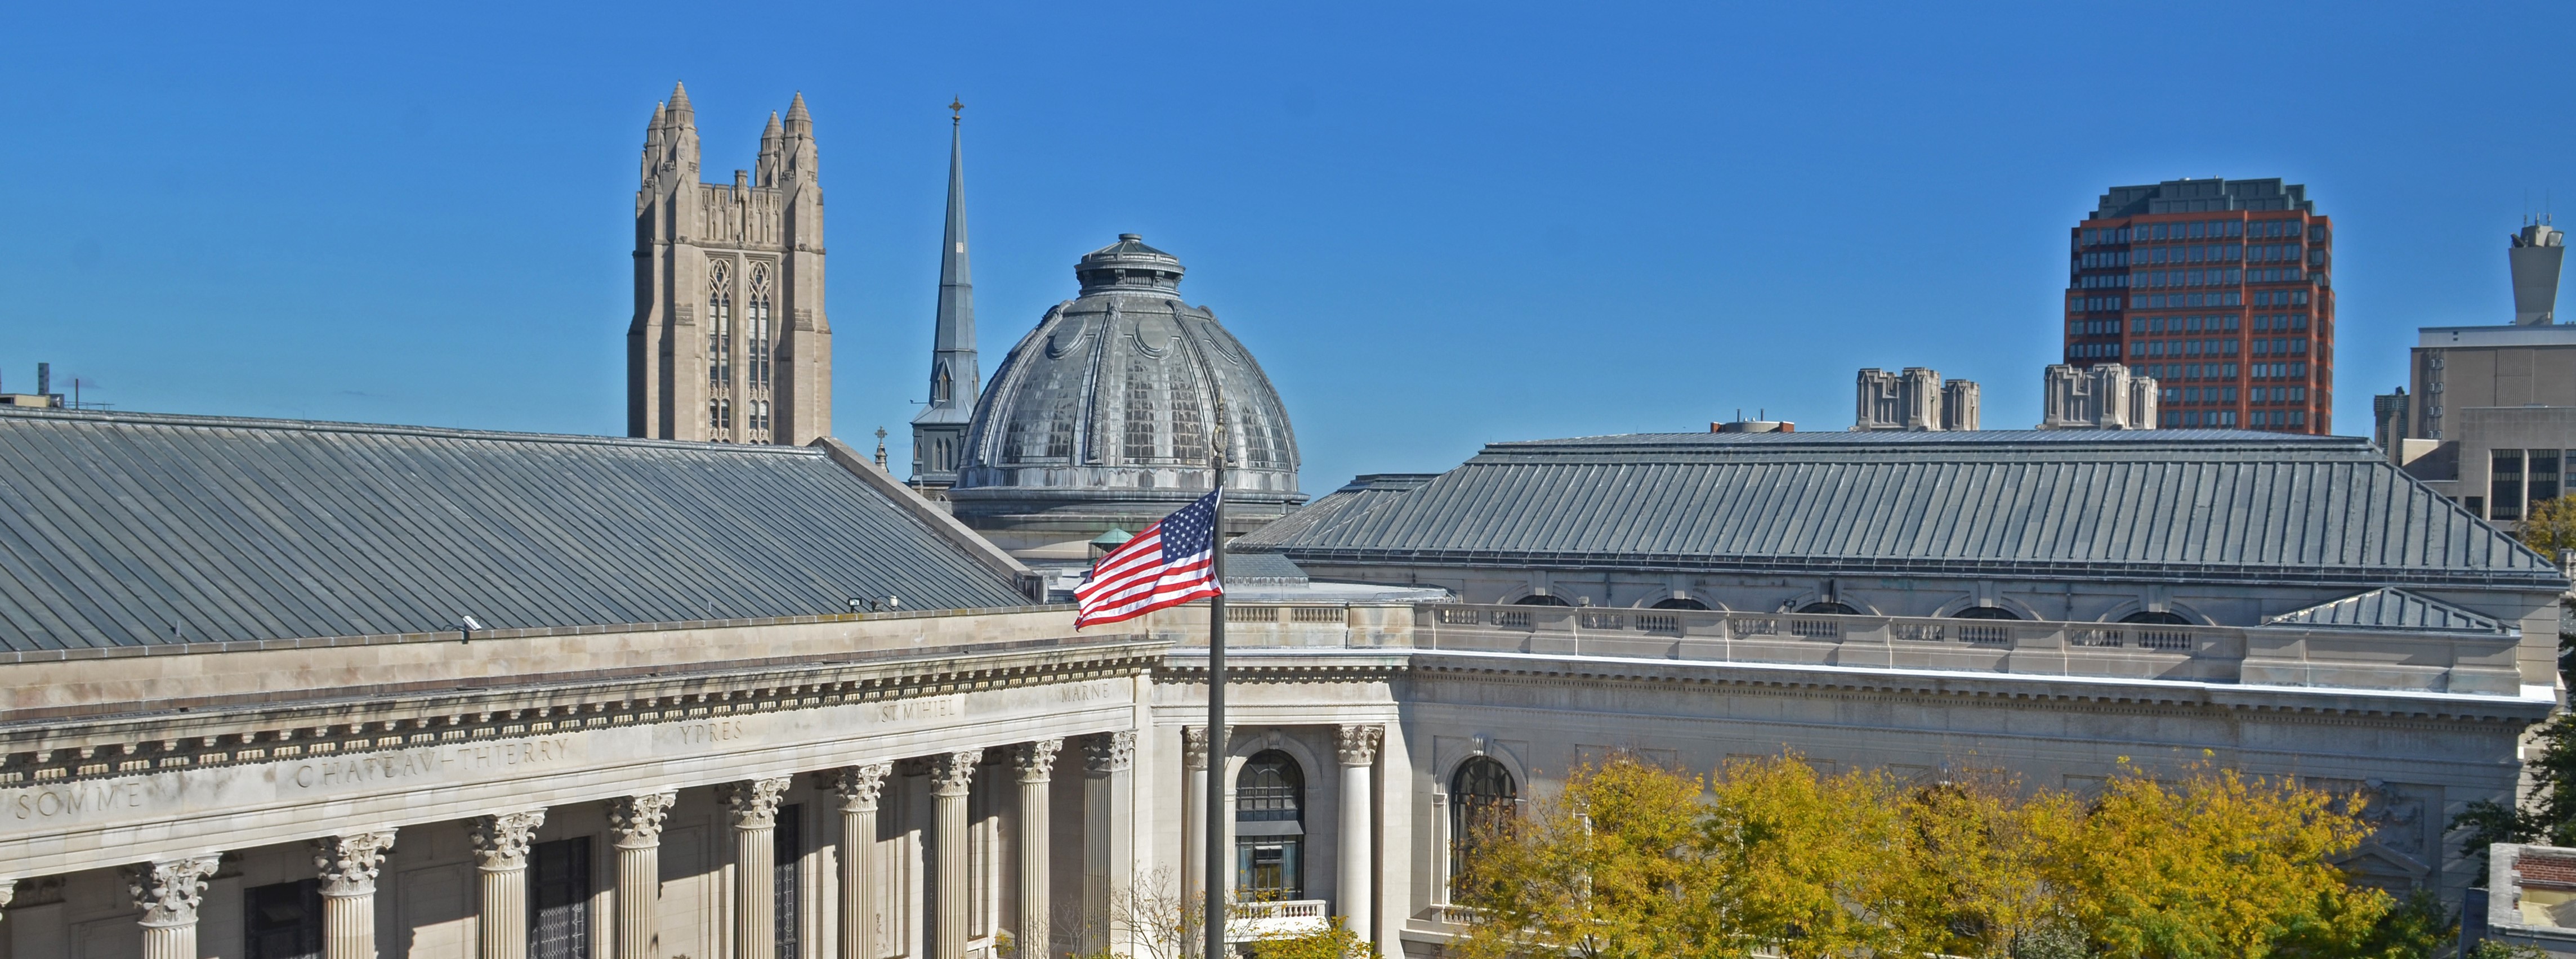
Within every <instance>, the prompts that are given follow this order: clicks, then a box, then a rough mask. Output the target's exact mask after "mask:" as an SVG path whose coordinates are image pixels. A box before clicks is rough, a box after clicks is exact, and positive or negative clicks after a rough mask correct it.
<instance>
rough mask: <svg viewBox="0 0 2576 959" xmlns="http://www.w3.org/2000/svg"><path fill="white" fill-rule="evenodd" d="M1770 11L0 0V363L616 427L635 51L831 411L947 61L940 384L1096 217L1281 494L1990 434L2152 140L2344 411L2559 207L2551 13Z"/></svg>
mask: <svg viewBox="0 0 2576 959" xmlns="http://www.w3.org/2000/svg"><path fill="white" fill-rule="evenodd" d="M1778 6H1779V7H1784V8H1790V9H1762V8H1725V7H1720V6H1717V5H1713V4H1677V5H1671V6H1664V7H1652V6H1635V5H1613V4H1549V5H1544V6H1510V5H1497V4H1475V5H1470V4H1445V5H1429V4H1390V3H1371V4H1351V5H1343V6H1328V5H1321V4H1181V5H1171V6H1154V5H1143V4H1047V5H1041V4H1027V3H1023V4H1008V5H985V4H897V5H884V6H873V7H861V6H857V5H846V4H832V5H820V6H817V7H815V8H814V9H811V10H808V11H805V12H794V13H792V12H789V11H790V9H791V8H790V7H789V6H787V5H783V4H779V5H755V6H745V5H739V4H730V5H728V4H700V5H689V6H656V5H649V4H614V5H610V4H601V5H596V6H591V7H583V8H555V9H549V8H547V7H545V6H543V5H536V4H524V5H506V6H480V7H478V6H472V5H466V4H412V5H402V6H401V7H400V9H398V10H396V9H393V5H379V4H335V5H318V4H317V5H312V6H310V7H305V8H300V9H288V8H270V9H267V10H264V11H246V10H233V9H228V8H201V7H171V8H110V7H106V6H92V5H79V4H31V5H29V6H27V7H25V8H22V9H17V10H14V11H13V12H12V13H11V14H10V17H9V20H10V24H9V28H8V30H7V31H5V33H0V89H5V90H6V91H7V93H6V95H5V96H0V130H6V131H7V134H6V135H5V136H0V225H5V229H0V286H5V288H6V289H7V290H8V295H6V296H5V297H0V387H5V388H7V389H11V390H17V389H24V388H27V387H28V386H29V385H31V381H32V379H33V370H34V366H35V363H36V361H38V360H51V361H52V362H53V363H54V368H55V370H56V371H57V376H58V377H68V376H71V375H78V376H79V377H81V378H83V379H84V381H86V382H90V383H95V384H97V385H96V386H95V387H94V388H92V389H89V390H87V391H85V392H87V394H88V398H90V399H95V400H104V401H107V402H112V403H115V404H118V405H119V406H120V407H122V408H128V409H139V410H163V411H180V412H192V413H227V414H241V415H253V416H293V417H314V418H325V419H350V420H371V421H387V422H400V423H427V424H440V425H456V426H470V427H488V428H499V429H514V430H550V431H564V432H586V433H616V432H619V431H621V430H622V429H623V428H624V418H623V417H624V414H623V409H624V407H623V394H624V382H623V378H624V372H623V365H622V363H623V361H622V356H623V353H622V351H623V349H624V333H625V329H626V325H627V322H628V319H629V317H630V313H631V309H632V302H631V292H630V289H631V287H630V268H629V253H630V251H631V250H632V245H633V241H632V232H631V231H632V220H631V216H632V209H633V208H632V202H633V194H634V190H635V185H636V184H635V176H636V162H637V151H638V150H639V148H640V147H641V145H642V138H643V135H644V125H645V122H646V120H647V119H648V118H649V117H650V116H651V115H652V112H653V104H654V102H655V101H656V100H658V99H660V98H662V97H663V96H665V95H667V94H668V92H669V91H670V87H671V82H672V80H673V79H675V78H677V79H685V80H686V81H688V84H689V90H690V93H691V96H692V99H693V100H694V101H695V103H696V105H697V111H698V123H699V132H700V134H701V135H702V137H703V138H704V142H705V151H706V152H705V169H706V172H707V175H708V176H709V177H710V178H722V177H724V176H726V175H728V173H729V171H731V170H732V169H734V168H736V167H748V166H750V165H751V161H752V155H753V153H754V151H755V149H756V147H757V143H758V137H759V132H760V128H761V125H762V123H763V122H764V121H765V120H766V118H767V117H768V115H769V113H770V111H773V110H781V111H783V110H784V109H785V108H786V106H787V101H788V98H789V95H790V94H792V93H794V92H796V91H798V90H802V91H804V93H805V96H806V99H807V101H808V102H809V103H811V104H812V108H813V112H814V117H815V124H816V129H817V132H818V135H819V138H820V140H821V145H822V163H823V178H824V179H823V184H824V188H825V191H826V195H827V196H828V197H829V198H830V203H831V207H830V210H831V214H830V223H829V241H830V249H831V260H830V277H831V288H830V302H829V307H830V310H831V317H832V320H833V323H834V326H835V329H836V332H837V340H836V354H837V355H836V364H837V376H838V379H837V383H836V388H837V393H836V395H835V399H836V403H837V406H836V408H835V411H834V417H835V420H834V421H835V423H836V425H837V426H838V432H840V433H841V434H842V435H844V436H847V437H851V438H853V439H857V438H859V437H860V436H861V434H865V433H867V432H868V431H870V430H871V429H873V428H874V427H876V426H877V425H879V424H884V425H885V426H887V427H888V428H889V429H890V430H892V431H893V432H894V433H895V434H896V435H895V437H894V438H893V454H894V456H895V458H896V460H897V462H898V463H901V462H904V461H906V459H907V457H908V454H907V452H906V451H905V449H904V445H903V439H904V424H905V423H906V422H907V421H908V420H909V419H910V418H911V415H912V413H913V409H914V407H913V406H912V403H913V401H916V400H919V399H920V398H921V396H922V394H923V392H924V391H925V388H926V387H925V383H924V378H925V376H926V366H927V362H928V357H927V351H928V343H929V337H930V318H931V308H932V299H933V295H934V293H935V289H936V283H937V273H936V271H937V259H938V249H937V246H938V242H937V241H938V234H939V218H940V217H939V214H940V211H939V204H940V199H941V193H942V186H943V183H942V179H943V176H944V173H945V163H946V159H947V157H946V152H947V126H948V114H947V111H946V110H945V109H943V105H944V104H946V103H947V102H948V100H949V97H950V96H952V95H957V96H962V97H964V98H965V101H966V103H967V104H968V109H967V137H968V142H967V161H968V171H967V173H968V183H967V187H968V192H969V206H970V212H971V214H972V217H973V230H974V240H975V243H976V250H975V278H976V281H977V287H976V296H977V311H978V313H979V315H980V318H981V325H982V334H983V344H982V345H983V347H984V351H985V352H984V355H985V369H986V370H988V371H989V370H991V369H992V368H993V367H994V366H995V365H997V364H998V363H999V362H1000V359H1001V356H1002V354H1003V352H1004V351H1006V350H1007V349H1009V347H1010V345H1011V344H1012V343H1013V342H1015V341H1016V340H1017V339H1018V337H1019V336H1020V335H1021V334H1022V333H1024V332H1026V331H1027V329H1028V328H1029V327H1030V326H1031V325H1032V324H1034V323H1035V322H1036V320H1037V318H1038V316H1039V314H1040V313H1041V312H1042V311H1043V310H1044V309H1045V307H1046V306H1047V305H1049V304H1051V303H1054V302H1056V301H1058V300H1060V299H1063V298H1066V297H1069V296H1071V295H1072V290H1073V279H1072V275H1071V270H1070V267H1071V264H1072V262H1073V259H1074V258H1075V257H1076V256H1078V255H1080V254H1081V253H1083V252H1084V251H1086V250H1089V249H1091V248H1093V247H1096V246H1099V245H1102V244H1104V243H1106V242H1108V241H1109V240H1111V239H1112V238H1113V237H1114V235H1115V234H1117V233H1119V232H1122V231H1124V232H1136V233H1142V234H1144V235H1145V237H1146V239H1147V240H1148V241H1150V242H1152V243H1154V244H1155V245H1157V246H1159V247H1162V248H1164V249H1167V250H1170V251H1172V252H1174V253H1175V254H1177V255H1179V256H1180V257H1181V258H1182V260H1183V262H1184V263H1186V264H1187V265H1188V266H1189V268H1190V275H1189V279H1188V280H1187V282H1186V283H1184V285H1183V287H1182V289H1183V292H1184V293H1185V294H1186V295H1187V297H1188V298H1189V299H1190V300H1191V301H1193V302H1198V303H1204V304H1207V305H1208V306H1210V307H1212V308H1213V309H1215V310H1216V311H1217V314H1218V315H1219V316H1220V317H1222V318H1223V319H1224V320H1225V321H1226V323H1227V325H1228V326H1229V327H1230V328H1232V329H1233V330H1234V331H1235V332H1236V334H1237V335H1238V336H1240V337H1242V339H1243V340H1244V342H1246V343H1247V344H1249V345H1250V346H1251V347H1252V349H1253V350H1254V351H1255V352H1256V354H1257V355H1258V356H1259V357H1260V359H1261V361H1262V363H1263V365H1264V366H1265V367H1266V368H1267V369H1268V370H1269V372H1270V375H1271V377H1272V378H1273V380H1275V381H1276V382H1277V383H1278V385H1279V389H1280V392H1281V393H1282V394H1283V395H1284V396H1285V398H1286V400H1287V403H1288V407H1289V410H1290V412H1291V414H1292V416H1293V417H1294V419H1295V421H1296V426H1297V430H1298V438H1299V441H1300V443H1301V445H1302V446H1303V449H1304V452H1305V457H1306V470H1305V477H1304V478H1305V485H1306V487H1307V488H1308V489H1309V490H1310V491H1313V492H1318V493H1320V492H1322V491H1326V490H1330V489H1332V488H1333V487H1334V486H1336V485H1338V484H1339V483H1341V482H1342V481H1343V480H1345V479H1346V478H1348V477H1349V476H1350V475H1351V474H1353V473H1358V472H1373V471H1395V470H1431V469H1440V468H1445V467H1447V466H1449V465H1452V464H1454V463H1456V462H1457V461H1458V460H1459V459H1461V458H1462V457H1464V456H1466V455H1468V454H1469V453H1471V452H1472V451H1473V450H1474V449H1475V447H1476V446H1477V445H1478V444H1480V443H1483V442H1486V441H1489V440H1497V439H1516V438H1534V437H1548V436H1562V435H1574V434H1588V433H1608V432H1627V431H1636V430H1684V429H1704V428H1705V424H1706V423H1707V422H1708V421H1709V420H1711V419H1724V418H1727V417H1729V416H1731V415H1732V414H1733V412H1734V411H1735V410H1736V409H1737V408H1738V407H1741V408H1743V409H1744V410H1745V412H1747V413H1748V414H1749V413H1751V412H1753V411H1754V410H1755V409H1757V408H1762V409H1768V410H1769V411H1770V413H1771V415H1773V416H1775V417H1787V418H1791V419H1795V420H1797V421H1799V423H1800V425H1801V426H1802V427H1805V428H1809V429H1816V428H1824V429H1839V428H1842V427H1844V426H1847V425H1849V422H1850V420H1849V417H1850V416H1851V382H1852V374H1853V370H1854V369H1855V368H1857V367H1861V366H1882V367H1891V368H1892V367H1900V366H1918V365H1919V366H1931V367H1934V368H1936V369H1939V370H1940V371H1941V372H1942V373H1943V374H1944V375H1947V376H1952V377H1964V378H1969V379H1975V380H1978V381H1980V382H1981V383H1983V384H1984V394H1985V402H1986V409H1985V422H1986V424H1987V425H1989V426H2015V427H2017V426H2024V425H2027V424H2029V423H2030V422H2033V421H2035V420H2036V419H2037V418H2038V399H2037V394H2038V387H2039V381H2040V368H2041V366H2043V365H2044V364H2046V363H2048V362H2050V361H2051V359H2052V358H2054V357H2055V356H2056V355H2057V353H2058V344H2059V336H2058V325H2057V324H2058V322H2059V319H2058V317H2059V312H2058V306H2057V304H2058V298H2059V296H2060V295H2061V290H2062V287H2063V285H2064V282H2065V270H2064V259H2063V255H2062V250H2063V246H2062V244H2063V243H2064V242H2065V231H2066V228H2067V227H2068V226H2069V225H2071V224H2072V223H2073V222H2074V220H2075V219H2076V218H2077V216H2078V214H2080V213H2082V212H2083V211H2085V210H2088V209H2090V208H2091V206H2092V204H2093V202H2094V198H2095V196H2096V195H2097V194H2099V193H2100V192H2101V190H2102V189H2103V188H2104V187H2106V186H2109V185H2112V184H2118V183H2140V182H2152V181H2157V180H2162V179H2168V178H2173V177H2180V176H2220V175H2223V176H2229V177H2264V176H2280V177H2286V178H2288V179H2289V180H2290V181H2292V182H2296V183H2304V184H2306V185H2307V186H2308V191H2309V193H2308V195H2309V196H2310V197H2312V198H2314V199H2315V200H2316V201H2317V205H2318V209H2319V210H2321V211H2323V212H2325V213H2328V214H2331V215H2332V216H2334V217H2335V219H2336V221H2337V222H2338V224H2339V233H2338V236H2337V245H2338V250H2339V255H2338V270H2337V273H2336V280H2337V288H2338V290H2339V296H2340V304H2341V311H2342V325H2341V328H2340V337H2341V341H2342V342H2341V344H2340V347H2339V353H2338V361H2339V365H2340V367H2341V373H2340V377H2339V383H2338V390H2337V408H2336V412H2335V424H2336V426H2337V428H2338V431H2339V432H2344V433H2365V432H2367V431H2368V427H2369V403H2370V396H2371V394H2372V393H2374V392H2378V391H2383V390H2385V389H2387V388H2388V387H2389V386H2392V385H2395V384H2397V383H2400V382H2402V381H2403V369H2404V362H2405V348H2406V346H2407V345H2408V344H2409V343H2410V342H2411V341H2412V339H2413V329H2414V327H2416V326H2420V325H2428V324H2457V323H2487V322H2504V321H2506V320H2508V319H2509V318H2510V312H2511V310H2510V299H2509V295H2508V291H2507V287H2506V281H2505V258H2504V254H2503V245H2504V238H2505V234H2506V233H2508V232H2509V231H2511V230H2512V229H2514V228H2515V227H2516V226H2517V225H2518V224H2519V223H2520V217H2521V216H2522V214H2523V213H2524V212H2525V210H2526V209H2527V207H2537V206H2538V205H2540V203H2541V199H2542V197H2543V196H2544V195H2546V194H2548V193H2549V191H2552V190H2553V189H2554V190H2555V191H2556V192H2563V193H2567V194H2569V200H2568V202H2569V204H2570V206H2571V212H2576V177H2571V176H2569V175H2568V171H2569V157H2570V156H2571V155H2576V150H2571V147H2576V143H2571V142H2570V141H2571V138H2576V124H2571V123H2570V122H2569V121H2570V112H2571V109H2572V108H2576V107H2571V105H2576V98H2572V97H2571V93H2576V90H2571V80H2570V71H2569V69H2568V67H2569V64H2568V63H2567V61H2566V60H2565V58H2564V57H2563V55H2562V54H2561V52H2560V51H2561V45H2562V44H2563V43H2564V42H2565V39H2566V37H2568V35H2569V28H2570V27H2571V25H2576V24H2571V20H2576V7H2570V6H2569V5H2567V4H2564V3H2558V4H2512V5H2508V4H2425V5H2416V6H2413V7H2381V8H2370V7H2364V6H2361V5H2355V4H2317V5H2313V6H2307V7H2291V6H2266V5H2260V4H2243V3H2230V4H2211V5H2205V6H2193V5H2186V4H2156V5H2148V6H2141V5H2111V4H2031V5H2027V6H2019V7H1987V8H1982V9H1973V10H1971V9H1966V8H1958V7H1954V6H1949V5H1937V4H1936V5H1922V4H1909V5H1886V6H1837V5H1825V4H1800V5H1778ZM380 10H391V11H392V12H380ZM772 11H775V12H772ZM2526 197H2528V198H2529V199H2528V201H2526Z"/></svg>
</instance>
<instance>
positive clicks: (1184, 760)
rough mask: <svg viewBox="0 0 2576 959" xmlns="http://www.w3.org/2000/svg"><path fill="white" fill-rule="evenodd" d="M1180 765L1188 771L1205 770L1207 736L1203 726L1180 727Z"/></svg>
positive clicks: (1205, 728)
mask: <svg viewBox="0 0 2576 959" xmlns="http://www.w3.org/2000/svg"><path fill="white" fill-rule="evenodd" d="M1181 765H1182V766H1183V767H1184V768H1188V769H1206V768H1207V765H1208V734H1207V727H1205V726H1183V727H1181Z"/></svg>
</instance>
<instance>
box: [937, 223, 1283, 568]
mask: <svg viewBox="0 0 2576 959" xmlns="http://www.w3.org/2000/svg"><path fill="white" fill-rule="evenodd" d="M1182 272H1183V269H1182V267H1181V261H1180V260H1179V259H1178V258H1175V257H1173V256H1172V255H1171V254H1169V253H1165V252H1163V251H1161V250H1157V249H1154V248H1153V247H1150V246H1146V245H1145V242H1144V240H1143V239H1142V238H1140V237H1138V236H1136V235H1135V234H1132V233H1129V234H1122V235H1121V236H1119V238H1118V242H1116V243H1112V244H1110V245H1108V246H1105V247H1101V248H1100V249H1098V250H1094V251H1092V252H1091V253H1089V254H1087V255H1085V256H1083V258H1082V259H1081V260H1080V261H1079V262H1077V263H1076V264H1075V265H1074V275H1075V277H1076V278H1077V279H1079V280H1080V281H1081V283H1082V291H1081V295H1080V296H1079V297H1077V298H1075V299H1073V300H1069V301H1067V302H1064V303H1060V304H1057V305H1056V306H1055V307H1054V308H1052V309H1049V310H1048V311H1047V312H1046V316H1045V317H1044V318H1042V319H1040V320H1039V321H1038V325H1037V328H1036V329H1033V330H1030V331H1029V334H1028V335H1027V336H1025V337H1023V338H1021V340H1020V343H1019V345H1018V346H1015V347H1013V348H1012V349H1011V353H1010V355H1009V356H1007V357H1005V358H1003V360H1002V363H1001V366H1000V368H998V369H996V370H995V371H994V373H993V378H992V381H991V384H990V385H989V386H987V387H986V388H985V390H984V395H983V396H982V397H980V398H978V399H977V401H976V403H975V415H974V420H973V423H972V425H970V426H969V427H968V430H967V435H966V454H965V461H964V463H963V464H962V465H961V467H960V469H959V470H958V477H957V485H956V486H955V487H954V488H952V489H951V490H950V491H949V496H950V498H951V499H952V501H953V502H954V504H955V507H956V509H957V510H958V512H959V514H960V516H961V517H968V516H971V515H985V516H991V515H995V514H1000V513H1024V514H1025V513H1035V512H1058V511H1063V510H1068V509H1070V510H1074V511H1079V512H1101V513H1132V514H1138V515H1147V514H1150V516H1151V517H1159V516H1160V515H1161V514H1162V513H1166V512H1169V511H1170V510H1171V509H1173V508H1176V507H1178V506H1181V505H1183V504H1186V503H1188V502H1189V501H1191V500H1194V499H1197V498H1198V497H1200V496H1203V495H1206V493H1207V490H1208V488H1209V483H1210V481H1211V479H1212V474H1213V472H1214V471H1213V469H1212V468H1211V463H1210V461H1211V456H1210V452H1211V449H1210V443H1211V438H1212V433H1213V430H1212V427H1213V426H1214V425H1215V424H1216V422H1217V417H1218V411H1219V410H1220V409H1222V410H1223V411H1224V416H1225V424H1226V429H1225V436H1226V440H1227V443H1228V446H1229V447H1230V449H1231V451H1232V452H1231V454H1230V455H1229V456H1228V459H1229V461H1230V465H1231V466H1232V471H1231V472H1230V474H1229V481H1228V482H1227V484H1226V488H1227V490H1228V492H1227V496H1226V499H1227V502H1228V503H1229V504H1234V505H1236V506H1241V507H1244V508H1245V512H1246V513H1247V514H1260V513H1269V514H1272V515H1275V514H1276V513H1278V512H1280V511H1283V510H1284V509H1286V508H1287V507H1288V506H1291V505H1294V504H1295V503H1299V502H1303V501H1304V500H1305V497H1304V496H1301V495H1299V494H1298V492H1297V437H1296V434H1295V432H1294V431H1292V430H1291V429H1290V428H1289V425H1288V411H1287V409H1286V407H1284V406H1282V405H1281V404H1280V402H1279V394H1278V392H1277V391H1276V390H1274V389H1272V388H1271V386H1270V378H1269V377H1268V376H1265V375H1263V374H1262V372H1261V366H1260V364H1258V363H1256V362H1254V361H1253V359H1252V354H1251V353H1250V352H1249V351H1246V350H1245V349H1244V348H1243V344H1242V343H1240V342H1238V341H1236V340H1235V338H1234V334H1232V333H1228V332H1226V329H1225V327H1224V326H1223V325H1222V324H1220V323H1218V322H1217V318H1216V314H1214V313H1211V312H1209V311H1208V310H1207V309H1205V308H1203V307H1196V306H1190V305H1187V304H1184V303H1182V302H1181V300H1180V292H1179V287H1180V282H1181V274H1182ZM1220 404H1222V405H1221V406H1220ZM1229 511H1230V512H1231V511H1232V507H1230V508H1229ZM1146 521H1148V522H1150V521H1151V520H1150V518H1149V519H1147V520H1146Z"/></svg>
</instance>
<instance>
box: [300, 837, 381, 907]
mask: <svg viewBox="0 0 2576 959" xmlns="http://www.w3.org/2000/svg"><path fill="white" fill-rule="evenodd" d="M393 848H394V831H393V830H391V829H380V830H377V831H375V832H353V833H342V834H340V835H337V836H324V837H322V838H320V839H316V840H313V868H314V870H315V871H317V872H320V873H321V874H322V894H323V895H325V896H372V895H375V892H376V870H378V869H380V868H383V866H384V864H385V854H386V853H388V852H392V851H393Z"/></svg>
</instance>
